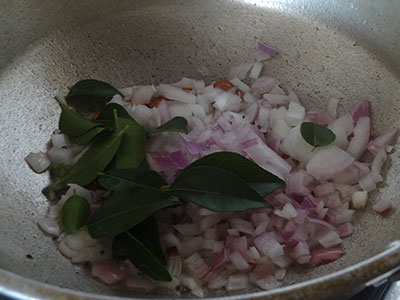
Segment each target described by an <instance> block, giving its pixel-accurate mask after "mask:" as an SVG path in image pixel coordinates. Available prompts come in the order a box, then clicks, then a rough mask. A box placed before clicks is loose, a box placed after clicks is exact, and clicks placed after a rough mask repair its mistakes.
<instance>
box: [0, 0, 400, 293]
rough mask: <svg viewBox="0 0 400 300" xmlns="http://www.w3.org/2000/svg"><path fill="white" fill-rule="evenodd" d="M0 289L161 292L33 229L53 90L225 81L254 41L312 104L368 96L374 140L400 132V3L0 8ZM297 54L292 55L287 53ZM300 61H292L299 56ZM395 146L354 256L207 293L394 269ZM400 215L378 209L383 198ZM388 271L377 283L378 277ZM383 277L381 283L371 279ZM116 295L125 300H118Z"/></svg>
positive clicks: (339, 289) (316, 285) (309, 289)
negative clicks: (59, 247)
mask: <svg viewBox="0 0 400 300" xmlns="http://www.w3.org/2000/svg"><path fill="white" fill-rule="evenodd" d="M0 4H1V5H0V20H1V26H0V98H1V101H0V127H1V130H0V141H1V145H0V147H1V152H0V166H1V167H0V222H1V223H0V294H2V293H3V294H6V295H9V296H12V297H15V298H16V299H105V298H107V299H108V298H112V299H117V297H133V298H164V297H167V298H168V297H173V296H171V295H167V294H140V293H138V292H135V291H126V290H124V289H122V288H120V287H108V286H104V285H102V284H101V283H99V282H97V281H95V280H94V279H92V278H91V277H90V276H89V274H88V270H87V269H86V268H85V267H81V266H74V265H72V264H70V262H69V261H67V260H66V259H65V258H64V257H62V256H61V255H60V254H59V253H58V251H56V248H55V245H54V243H53V241H52V240H51V239H50V238H48V237H46V236H44V235H43V234H42V233H41V232H40V231H39V229H38V228H37V225H36V222H37V221H38V220H39V219H40V218H41V217H43V216H44V215H45V214H46V211H47V207H48V202H47V199H46V198H45V197H44V196H43V195H42V194H41V192H40V191H41V189H42V187H44V186H45V185H46V184H47V183H48V181H49V179H48V177H47V176H46V175H36V174H34V173H33V172H32V171H31V170H30V169H29V168H28V166H27V165H26V163H25V162H24V160H23V158H24V157H25V156H26V155H27V154H28V153H29V152H30V151H39V150H45V147H46V146H45V145H46V142H47V141H48V138H49V135H50V134H51V132H52V131H53V130H54V129H55V128H56V126H57V119H58V114H59V108H58V106H57V104H56V102H55V101H54V100H53V96H54V95H55V94H56V93H57V92H59V91H60V90H63V89H65V88H66V87H68V86H71V85H72V84H73V83H75V82H76V81H78V80H80V79H83V78H96V79H101V80H104V81H107V82H110V83H112V84H113V85H115V86H119V87H123V86H131V85H134V84H136V85H138V84H149V83H159V82H174V81H177V80H179V79H180V78H181V77H183V76H185V77H194V78H199V77H201V76H200V74H199V73H198V71H197V69H198V68H199V67H207V68H208V69H209V71H210V75H209V76H207V77H206V78H205V80H208V81H211V80H212V79H218V78H221V79H222V78H225V77H226V74H227V73H228V71H229V67H230V66H233V65H238V64H239V63H241V62H246V61H251V59H252V51H251V49H252V48H253V46H254V42H255V40H262V41H265V42H267V43H268V44H270V45H272V46H274V47H275V48H277V49H279V56H278V58H276V59H273V60H271V61H270V62H268V65H267V67H266V69H267V70H266V72H267V73H268V74H269V75H271V76H273V77H276V78H278V79H280V80H281V82H283V83H284V85H285V87H289V88H292V89H294V90H295V91H296V93H297V94H298V95H299V97H300V99H301V101H302V102H303V103H304V104H305V105H306V107H307V108H311V107H313V108H315V107H318V108H319V107H323V106H324V105H325V103H326V101H327V99H328V98H329V97H330V96H335V97H338V98H339V99H340V101H341V106H340V109H341V110H342V111H343V110H344V108H345V107H347V106H348V105H349V104H350V103H354V102H355V101H357V100H360V99H364V98H365V99H368V100H370V101H371V102H372V113H373V128H374V129H373V134H374V135H376V134H379V133H382V132H384V131H385V130H386V129H388V128H389V127H393V126H398V125H399V117H398V116H399V112H400V102H399V96H400V92H399V91H400V82H399V74H400V73H399V72H400V56H399V55H398V53H397V51H398V49H400V22H398V16H399V15H400V2H399V1H393V0H380V1H373V0H352V1H345V0H341V1H339V0H338V1H333V0H324V1H318V0H315V1H313V0H292V1H285V0H270V1H263V0H241V1H239V0H218V1H216V0H215V1H213V0H203V1H195V0H182V1H179V0H168V1H166V0H164V1H163V0H159V1H156V0H144V1H139V0H137V1H113V2H111V1H94V0H93V1H92V0H84V1H79V2H78V1H63V0H60V1H51V0H31V1H22V0H1V1H0ZM293 54H295V55H293ZM294 56H295V57H296V59H293V57H294ZM399 170H400V157H399V151H394V153H393V154H391V155H390V159H389V162H388V163H387V165H386V170H385V176H384V177H385V182H384V183H383V184H381V185H380V186H379V189H378V191H377V192H375V193H372V194H371V195H370V199H369V203H368V206H367V208H366V209H365V211H362V212H357V213H356V215H355V218H354V225H355V233H354V234H353V235H352V236H351V237H349V238H347V239H346V240H345V243H344V248H345V250H346V255H345V256H344V257H343V258H341V259H339V260H338V261H336V262H334V263H332V264H329V265H325V266H321V267H318V268H314V269H310V268H300V267H298V268H294V269H293V270H292V271H291V272H289V275H288V276H287V279H286V281H285V287H283V288H280V289H277V290H273V291H268V292H266V291H263V292H260V291H258V290H247V291H245V292H243V291H240V292H237V293H236V294H229V295H227V294H226V293H224V292H222V291H221V292H217V293H215V294H210V295H209V297H221V298H220V299H222V298H226V297H228V296H229V297H231V298H232V299H248V298H252V299H255V298H262V299H328V298H332V299H345V297H346V296H348V295H350V294H352V293H354V292H356V291H358V290H359V289H361V288H362V287H363V286H365V285H370V284H374V283H378V282H379V281H380V280H381V279H383V278H386V277H387V276H389V275H390V274H391V273H393V272H395V271H396V270H397V269H396V267H397V266H398V265H399V264H400V243H399V242H398V241H396V240H397V239H399V229H400V224H399V222H400V218H399V217H398V208H399V205H400V201H399V199H398V196H399V192H398V191H399V190H400V180H399V178H398V175H397V174H398V172H399ZM383 198H384V199H389V200H391V201H393V203H394V206H395V210H394V213H393V214H392V215H391V216H389V217H386V218H383V217H381V216H379V215H377V214H375V213H373V212H372V209H371V207H372V205H373V204H374V203H375V202H376V201H378V200H379V199H383ZM379 276H380V277H379ZM376 278H378V279H376ZM118 299H119V298H118Z"/></svg>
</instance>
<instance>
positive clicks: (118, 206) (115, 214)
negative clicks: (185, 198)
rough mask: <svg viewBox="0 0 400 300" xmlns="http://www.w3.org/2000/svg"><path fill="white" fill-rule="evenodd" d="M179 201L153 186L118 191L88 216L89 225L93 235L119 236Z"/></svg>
mask: <svg viewBox="0 0 400 300" xmlns="http://www.w3.org/2000/svg"><path fill="white" fill-rule="evenodd" d="M179 203H180V202H179V200H178V199H177V198H176V197H174V196H172V195H169V194H167V193H163V192H161V191H160V190H158V189H155V188H151V187H134V188H129V189H125V190H121V191H115V192H112V193H111V195H110V196H109V197H107V199H106V200H105V201H104V204H103V206H102V207H100V208H99V209H98V210H97V211H96V212H95V213H94V215H92V216H91V217H90V218H89V220H88V224H87V227H88V230H89V233H90V235H91V236H92V237H93V238H99V237H102V236H109V237H112V236H116V235H118V234H120V233H122V232H124V231H125V230H128V229H129V228H132V227H133V226H135V225H137V224H139V223H140V222H142V221H143V220H144V219H146V218H148V217H149V216H151V215H152V214H154V213H155V212H156V211H158V210H160V209H162V208H165V207H169V206H173V205H177V204H179Z"/></svg>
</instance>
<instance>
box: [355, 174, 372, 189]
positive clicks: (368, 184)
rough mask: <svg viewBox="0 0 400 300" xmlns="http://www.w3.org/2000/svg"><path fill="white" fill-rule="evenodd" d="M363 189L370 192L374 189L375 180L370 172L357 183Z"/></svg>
mask: <svg viewBox="0 0 400 300" xmlns="http://www.w3.org/2000/svg"><path fill="white" fill-rule="evenodd" d="M358 184H359V185H360V187H361V189H362V190H363V191H367V192H372V191H373V190H375V189H376V182H375V180H374V177H373V176H372V174H368V175H367V176H365V177H364V178H362V179H361V180H360V181H359V183H358Z"/></svg>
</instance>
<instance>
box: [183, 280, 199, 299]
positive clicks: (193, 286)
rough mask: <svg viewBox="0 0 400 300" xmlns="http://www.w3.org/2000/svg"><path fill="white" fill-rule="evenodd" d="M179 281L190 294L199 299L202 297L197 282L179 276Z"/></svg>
mask: <svg viewBox="0 0 400 300" xmlns="http://www.w3.org/2000/svg"><path fill="white" fill-rule="evenodd" d="M180 280H181V283H182V285H183V286H185V287H187V288H188V289H189V290H190V291H191V292H192V294H193V295H195V296H197V297H200V298H203V297H204V291H203V289H202V288H201V285H200V283H199V282H198V281H197V280H195V279H194V278H192V277H190V276H188V275H181V276H180Z"/></svg>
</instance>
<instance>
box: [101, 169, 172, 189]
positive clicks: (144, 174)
mask: <svg viewBox="0 0 400 300" xmlns="http://www.w3.org/2000/svg"><path fill="white" fill-rule="evenodd" d="M98 182H99V184H100V185H101V186H102V187H104V188H106V189H108V190H112V191H115V190H123V189H126V188H130V187H134V186H138V185H141V186H143V185H147V186H152V187H154V188H161V187H162V186H164V185H167V183H166V182H165V180H164V179H163V178H162V177H161V175H160V174H158V173H157V172H155V171H152V170H149V169H145V168H130V169H115V170H111V171H107V172H105V173H100V177H99V178H98Z"/></svg>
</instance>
